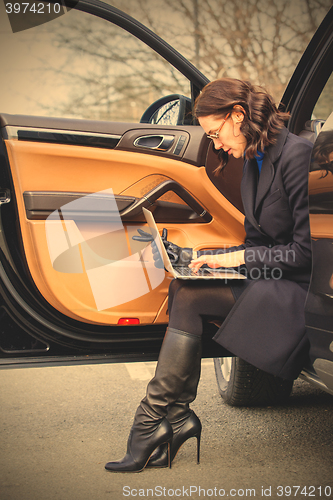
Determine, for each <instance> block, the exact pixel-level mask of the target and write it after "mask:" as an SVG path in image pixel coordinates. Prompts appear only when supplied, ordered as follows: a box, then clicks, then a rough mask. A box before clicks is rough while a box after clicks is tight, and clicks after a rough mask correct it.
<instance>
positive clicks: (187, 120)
mask: <svg viewBox="0 0 333 500" xmlns="http://www.w3.org/2000/svg"><path fill="white" fill-rule="evenodd" d="M140 123H151V124H156V125H192V124H193V117H192V106H191V99H189V98H188V97H185V96H183V95H180V94H170V95H167V96H165V97H161V98H160V99H158V100H157V101H155V102H153V104H151V105H150V106H149V108H147V109H146V111H145V112H144V113H143V115H142V117H141V120H140Z"/></svg>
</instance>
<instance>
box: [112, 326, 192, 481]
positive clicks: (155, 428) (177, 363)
mask: <svg viewBox="0 0 333 500" xmlns="http://www.w3.org/2000/svg"><path fill="white" fill-rule="evenodd" d="M200 352H201V336H197V335H192V334H190V333H187V332H182V331H180V330H176V329H173V328H169V329H168V330H167V332H166V334H165V337H164V340H163V344H162V347H161V351H160V355H159V358H158V363H157V366H156V372H155V376H154V378H153V379H152V380H151V381H150V382H149V384H148V386H147V394H146V397H145V398H143V400H142V401H141V403H140V405H139V407H138V409H137V411H136V414H135V418H134V423H133V426H132V429H131V432H130V435H129V438H128V443H127V453H126V455H125V457H124V458H123V459H122V460H119V461H116V462H108V463H107V464H106V465H105V468H106V469H107V470H109V471H112V472H140V471H142V470H143V469H144V468H145V467H146V465H147V463H148V461H149V458H150V456H151V455H152V453H153V452H154V450H155V449H156V448H158V447H159V446H160V445H162V444H166V445H168V447H170V446H169V444H170V443H171V439H172V435H173V431H172V427H171V425H170V423H169V421H168V420H167V419H166V418H165V417H166V415H167V412H168V407H171V406H172V405H173V404H174V403H175V402H176V401H177V400H178V399H179V397H180V396H181V395H182V393H183V392H184V390H185V387H187V384H188V383H189V380H190V379H191V375H192V372H193V363H196V360H197V359H198V356H199V355H200ZM166 454H167V457H168V458H167V463H168V464H169V466H170V467H171V456H170V453H168V452H167V451H166Z"/></svg>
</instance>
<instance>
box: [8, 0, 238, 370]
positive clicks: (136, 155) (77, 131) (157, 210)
mask: <svg viewBox="0 0 333 500" xmlns="http://www.w3.org/2000/svg"><path fill="white" fill-rule="evenodd" d="M74 11H75V12H74ZM74 14H75V15H76V16H77V20H76V22H77V23H79V22H80V19H81V17H83V18H84V19H85V20H87V19H88V23H89V19H90V17H89V16H95V17H94V18H97V19H100V20H102V21H103V23H105V21H107V22H108V23H109V24H110V26H111V27H112V29H113V30H114V29H117V30H122V31H125V32H126V36H127V37H129V40H130V41H129V42H128V43H129V44H133V46H132V45H130V47H131V50H133V47H134V46H135V47H136V45H135V44H137V43H139V44H140V51H141V50H143V49H142V47H143V45H142V42H144V43H145V44H146V45H147V46H148V50H151V51H152V52H153V53H154V57H156V54H158V57H159V60H158V62H156V61H155V62H154V64H155V71H157V72H158V71H162V69H161V68H162V66H163V65H167V67H168V70H167V73H166V74H167V77H166V79H167V78H169V79H170V82H171V80H172V84H171V83H170V85H168V84H167V83H166V84H165V86H166V88H167V89H172V90H173V92H172V93H168V91H167V90H164V92H163V93H164V95H160V96H159V95H156V94H154V92H153V91H152V90H151V89H150V90H149V89H148V90H147V89H146V88H145V89H144V94H145V96H144V97H145V98H144V99H143V98H142V99H141V101H142V103H145V104H144V105H145V106H147V103H149V106H147V107H146V109H144V108H143V110H144V112H143V113H142V118H141V120H139V122H133V121H130V122H129V121H117V120H111V121H110V120H108V121H105V120H100V119H98V120H86V119H79V120H78V119H73V118H70V117H69V118H63V117H61V116H60V117H47V116H44V117H43V116H42V117H37V116H30V115H27V114H11V113H1V117H0V120H1V135H2V142H1V182H0V187H1V192H0V196H1V197H0V204H1V228H0V229H1V231H0V234H1V240H0V247H1V252H0V257H1V262H0V287H1V319H2V328H1V333H0V355H1V357H2V362H3V363H4V364H7V365H8V364H11V363H14V362H15V361H14V358H22V357H23V356H34V357H35V358H36V359H37V360H40V359H41V357H43V356H47V357H48V359H51V357H52V356H67V357H68V356H77V355H95V356H97V357H98V356H105V355H112V356H113V355H117V356H119V355H123V354H126V356H127V357H132V358H131V359H134V358H136V357H137V356H138V352H140V355H141V356H144V357H146V358H147V357H148V358H149V357H151V356H153V357H155V356H156V353H157V352H158V346H159V345H160V341H161V338H162V336H163V333H164V331H165V327H166V324H167V322H168V310H167V292H168V285H169V282H170V276H169V274H168V273H166V272H165V270H164V269H157V268H156V267H155V266H154V263H153V259H152V255H151V251H150V244H149V242H147V241H138V240H137V239H133V236H135V235H138V229H143V230H146V228H147V226H146V224H145V220H144V218H143V214H142V207H143V206H144V207H148V208H150V210H151V211H152V212H153V213H154V216H155V219H156V221H157V223H158V226H159V228H160V229H161V230H162V228H164V227H165V228H166V229H167V230H168V237H169V239H170V240H172V241H174V242H175V243H177V244H179V245H181V246H190V247H193V248H194V249H197V250H198V249H202V243H201V242H202V241H205V242H206V243H205V248H219V247H222V246H232V245H236V244H239V243H240V242H241V241H242V240H243V237H244V231H243V214H242V212H241V208H242V207H241V202H240V200H239V192H238V183H237V182H236V185H235V183H232V182H231V184H232V187H231V188H228V190H227V192H225V193H224V194H222V193H221V191H220V189H218V187H217V186H216V185H215V184H216V182H211V179H212V178H213V174H212V170H213V169H214V165H216V161H217V160H216V156H215V154H214V152H212V151H211V149H210V148H209V147H208V146H209V141H208V140H207V138H206V136H205V135H204V133H203V131H202V130H201V128H200V127H199V126H198V125H197V124H195V123H194V122H193V119H192V117H191V108H192V105H193V102H194V99H195V97H196V95H197V94H198V92H199V91H200V89H201V88H202V86H204V85H205V84H206V83H207V79H206V78H205V77H204V76H203V75H202V74H201V73H200V72H198V71H197V70H196V69H195V68H194V67H193V66H192V65H191V64H190V63H189V62H188V61H186V59H184V58H183V57H182V56H181V55H180V54H178V53H177V52H176V51H175V50H174V49H173V48H172V47H170V46H168V45H167V44H166V43H164V42H163V40H161V39H159V38H158V37H157V36H156V35H155V34H154V33H152V32H150V31H149V30H147V29H146V28H145V27H144V26H142V25H140V24H139V23H138V22H136V21H135V20H133V19H132V18H130V16H127V15H126V14H124V13H122V12H120V11H118V10H117V9H115V8H114V7H111V6H109V5H106V4H102V3H101V2H98V1H94V0H92V1H89V2H85V1H84V0H83V1H80V2H79V3H78V4H77V5H76V6H75V8H74V9H73V12H71V13H70V14H66V15H68V16H70V15H74ZM64 18H66V16H64ZM55 22H57V21H55ZM112 36H113V37H114V40H115V43H116V44H117V43H118V40H117V37H116V36H115V34H114V32H112ZM134 36H135V38H134ZM138 40H140V42H138ZM144 50H147V49H146V47H145V49H144ZM147 67H148V62H147ZM115 71H116V69H115ZM140 71H141V73H142V72H143V71H144V70H143V69H141V70H140ZM175 72H176V73H177V78H176V79H175V78H174V73H175ZM122 77H123V78H124V75H122ZM136 77H137V75H136ZM151 77H152V76H151V74H149V73H148V69H147V76H146V80H149V78H151ZM146 80H145V78H143V79H142V74H141V80H140V82H142V81H143V82H145V81H146ZM174 81H176V82H181V83H179V85H178V88H177V85H175V84H174ZM135 82H136V83H138V80H135ZM132 84H133V82H132V83H131V85H132ZM184 89H185V92H184ZM186 89H187V92H186ZM163 93H162V94H163ZM184 93H185V96H184V95H183V94H184ZM165 94H166V95H165ZM42 97H43V95H41V98H42ZM141 97H142V96H140V98H141ZM55 98H56V97H55ZM147 98H151V100H148V102H147ZM125 101H126V100H124V102H123V104H122V106H123V107H124V108H126V106H127V107H128V108H129V109H130V107H131V103H130V104H129V103H128V102H125ZM114 105H115V107H116V109H117V112H118V113H119V114H120V116H121V115H122V113H125V111H124V110H123V109H121V106H120V105H119V102H117V100H116V99H115V102H114ZM134 107H135V106H134ZM143 110H142V111H143ZM0 112H1V110H0ZM136 113H137V110H136ZM125 116H128V112H127V115H126V113H125ZM207 159H208V160H207ZM230 168H235V169H238V171H239V172H240V171H241V169H240V165H239V164H235V165H231V167H230ZM238 178H239V176H238ZM235 179H236V181H237V177H235ZM57 359H58V358H57ZM85 359H87V358H85ZM89 359H91V358H89Z"/></svg>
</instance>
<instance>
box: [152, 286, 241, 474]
mask: <svg viewBox="0 0 333 500" xmlns="http://www.w3.org/2000/svg"><path fill="white" fill-rule="evenodd" d="M197 283H198V282H195V284H193V282H189V281H181V280H174V281H172V282H171V285H170V288H169V316H170V322H169V324H171V325H172V326H173V327H177V328H178V327H180V328H181V329H186V330H185V331H192V332H193V331H194V332H195V333H196V334H200V333H202V320H203V318H204V316H210V317H219V318H221V319H222V318H223V317H225V316H226V315H227V314H228V312H229V311H230V309H231V308H232V306H233V305H234V302H235V301H234V298H233V294H232V292H231V290H230V289H229V287H227V286H226V285H225V284H224V283H221V282H220V283H219V284H216V285H215V284H214V283H211V282H210V283H207V282H205V284H204V285H203V286H202V284H203V283H202V281H201V282H200V284H197ZM200 347H201V346H200ZM192 365H193V369H192V373H191V375H190V377H189V379H188V382H187V383H186V384H185V385H184V388H183V392H182V394H181V395H180V396H179V397H178V399H177V401H175V402H174V403H173V404H171V405H169V406H168V413H167V419H168V420H169V422H170V423H171V426H172V430H173V439H172V443H171V460H173V459H174V457H175V456H176V454H177V451H178V449H179V448H180V447H181V446H182V444H183V443H184V442H185V441H186V440H187V439H189V438H191V437H196V438H197V440H198V443H197V444H198V449H197V460H198V462H199V445H200V435H201V423H200V420H199V419H198V417H197V416H196V415H195V413H194V412H193V411H192V410H191V409H190V403H192V402H193V401H194V400H195V398H196V395H197V387H198V383H199V379H200V371H201V348H200V350H199V351H198V354H197V356H196V357H195V358H193V359H192ZM167 465H168V456H167V447H166V446H161V447H159V448H158V449H157V450H156V451H155V452H154V453H153V455H152V457H151V459H150V460H149V462H148V464H147V467H167Z"/></svg>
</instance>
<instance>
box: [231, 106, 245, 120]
mask: <svg viewBox="0 0 333 500" xmlns="http://www.w3.org/2000/svg"><path fill="white" fill-rule="evenodd" d="M244 115H245V110H244V108H243V107H242V106H239V105H237V106H234V107H233V111H232V113H231V116H232V118H233V120H234V123H242V121H243V120H244Z"/></svg>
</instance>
